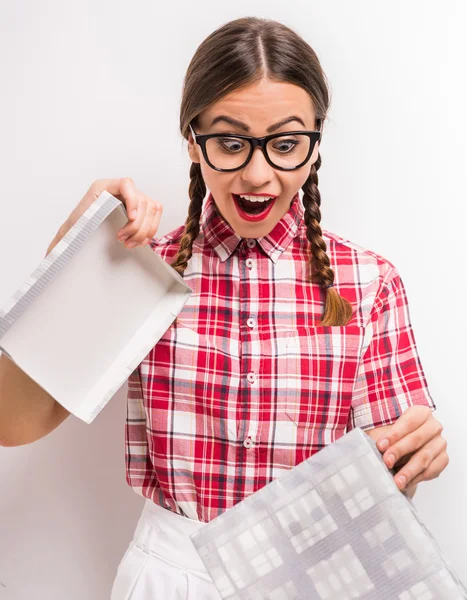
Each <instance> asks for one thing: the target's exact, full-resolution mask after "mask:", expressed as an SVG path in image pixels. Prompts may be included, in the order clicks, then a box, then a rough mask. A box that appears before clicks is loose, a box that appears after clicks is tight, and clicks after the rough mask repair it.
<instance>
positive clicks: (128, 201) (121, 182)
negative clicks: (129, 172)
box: [91, 177, 138, 220]
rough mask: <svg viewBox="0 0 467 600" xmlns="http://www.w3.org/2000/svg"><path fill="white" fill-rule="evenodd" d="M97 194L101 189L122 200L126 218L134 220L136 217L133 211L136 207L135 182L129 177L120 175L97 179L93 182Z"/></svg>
mask: <svg viewBox="0 0 467 600" xmlns="http://www.w3.org/2000/svg"><path fill="white" fill-rule="evenodd" d="M93 186H94V188H95V190H96V192H98V194H97V195H99V194H100V193H101V191H102V190H106V191H107V192H109V194H112V196H115V197H116V198H118V200H121V201H122V202H123V205H124V206H125V209H126V212H127V214H128V218H129V219H130V220H134V219H135V218H136V217H135V216H134V215H133V211H134V210H137V209H138V206H137V205H138V197H137V190H136V186H135V182H134V181H133V179H131V177H121V178H120V179H99V180H98V181H96V182H95V183H94V184H93ZM93 186H91V187H93Z"/></svg>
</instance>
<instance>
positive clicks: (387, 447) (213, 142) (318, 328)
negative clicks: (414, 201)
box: [61, 18, 449, 600]
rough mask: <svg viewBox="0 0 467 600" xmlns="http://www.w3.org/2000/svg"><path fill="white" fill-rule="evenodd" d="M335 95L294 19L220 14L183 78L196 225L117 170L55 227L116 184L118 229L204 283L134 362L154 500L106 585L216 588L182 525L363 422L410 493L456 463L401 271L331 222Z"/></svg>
mask: <svg viewBox="0 0 467 600" xmlns="http://www.w3.org/2000/svg"><path fill="white" fill-rule="evenodd" d="M328 110H329V94H328V88H327V85H326V79H325V75H324V73H323V71H322V69H321V66H320V63H319V61H318V58H317V56H316V54H315V52H314V51H313V50H312V48H310V46H309V45H308V44H307V43H306V42H305V41H304V40H303V39H301V38H300V37H299V36H298V35H297V34H296V33H295V32H294V31H292V30H291V29H289V28H287V27H285V26H284V25H282V24H280V23H277V22H274V21H270V20H266V19H258V18H242V19H237V20H235V21H232V22H230V23H227V24H226V25H224V26H222V27H220V28H219V29H217V30H216V31H214V32H213V33H212V34H211V35H209V36H208V37H207V38H206V39H205V40H204V41H203V43H202V44H201V45H200V47H199V48H198V49H197V51H196V53H195V55H194V56H193V59H192V61H191V63H190V65H189V67H188V71H187V74H186V78H185V84H184V90H183V98H182V103H181V111H180V129H181V133H182V135H183V136H184V138H186V139H187V140H188V152H189V155H190V158H191V160H192V165H191V169H190V178H191V181H190V185H189V196H190V205H189V208H188V217H187V219H186V223H185V225H184V226H181V227H179V228H178V229H176V230H175V231H172V232H171V233H169V234H167V235H165V236H164V237H162V238H160V239H155V238H154V236H155V234H156V232H157V228H158V225H159V222H160V218H161V213H162V205H161V204H160V203H158V202H155V201H153V200H151V199H150V198H148V197H147V196H146V195H144V194H143V193H142V192H140V191H138V190H136V189H135V186H134V183H133V181H132V180H131V179H128V178H125V179H120V180H102V181H98V182H95V183H94V184H93V186H91V188H90V190H89V191H88V193H87V194H86V196H85V197H84V198H83V200H82V201H81V203H80V204H79V205H78V206H77V208H76V209H75V211H74V213H72V215H70V218H69V219H68V221H67V223H65V225H64V227H63V228H62V232H61V235H63V234H64V233H66V230H67V229H68V228H69V227H70V226H71V225H73V223H74V222H76V220H77V218H79V216H80V215H81V214H82V213H83V212H84V210H86V208H87V207H88V206H89V205H90V203H91V202H92V201H93V200H94V199H95V198H96V197H97V196H98V195H99V194H100V192H101V191H102V190H103V189H106V190H108V191H109V192H110V193H112V194H114V195H115V196H117V197H119V198H120V199H121V200H122V201H123V202H124V203H125V205H126V208H127V212H128V215H129V219H130V220H129V222H128V223H127V224H126V225H125V227H123V228H122V230H121V231H120V232H119V239H121V241H122V242H123V243H125V245H126V246H127V247H128V248H132V247H133V248H134V247H135V245H136V246H137V245H145V244H150V245H151V247H152V249H153V250H154V251H155V252H157V253H158V254H159V255H160V256H161V257H163V258H164V259H165V260H166V261H168V262H169V263H170V264H172V266H173V267H174V269H176V270H177V271H178V272H179V273H180V274H182V275H183V276H184V279H185V280H186V282H187V284H188V285H189V286H190V287H191V288H192V289H193V294H192V296H191V297H190V299H189V301H188V302H187V304H186V305H185V307H184V308H183V310H182V311H181V313H180V314H179V316H178V318H177V319H176V321H175V322H174V323H173V325H172V326H171V327H170V328H169V329H168V330H167V331H166V332H165V334H164V335H163V336H162V338H161V340H160V341H159V342H158V344H157V345H156V346H155V347H154V348H153V350H152V351H151V352H150V353H149V354H148V356H147V357H146V358H145V359H144V360H143V361H142V363H141V364H140V365H139V367H138V368H137V369H136V370H135V371H134V372H133V373H132V375H131V377H130V378H129V382H128V417H127V424H126V449H127V451H126V459H127V482H128V484H129V485H130V486H131V487H132V488H133V489H134V490H135V492H137V493H138V494H141V495H142V496H143V497H145V498H146V503H145V507H144V510H143V513H142V515H141V517H140V519H139V522H138V525H137V528H136V531H135V537H134V539H133V540H132V542H131V544H130V546H129V548H128V550H127V552H126V553H125V556H124V557H123V559H122V561H121V563H120V565H119V567H118V571H117V576H116V579H115V582H114V586H113V590H112V600H124V599H128V598H132V599H137V600H143V599H147V600H150V599H153V598H154V599H155V598H163V599H164V600H169V599H171V598H196V599H200V598H219V596H218V594H217V592H216V590H215V588H214V586H213V584H212V581H211V580H210V578H209V576H208V575H207V573H206V572H205V570H204V567H203V564H202V562H201V561H200V559H199V558H198V556H197V555H196V552H195V551H194V548H193V546H192V545H191V542H190V540H189V538H188V536H189V534H190V533H192V532H193V531H195V530H196V529H198V528H199V527H202V526H204V524H205V523H206V522H208V521H210V520H211V519H212V518H214V517H216V516H217V515H219V514H221V513H222V512H223V511H225V510H226V509H228V508H230V507H231V506H233V505H234V504H236V503H237V502H239V501H241V500H243V499H244V498H245V497H247V496H248V495H250V494H252V493H254V492H255V491H256V490H258V489H260V488H261V487H262V486H264V485H266V484H267V483H268V482H270V481H271V480H272V479H274V478H275V477H277V476H278V475H280V474H281V473H283V472H284V470H287V469H290V468H291V467H293V466H294V465H296V464H298V463H299V462H301V461H303V460H304V459H305V458H307V457H309V456H311V455H313V454H314V453H316V452H317V451H318V450H319V449H321V448H322V447H323V446H325V445H326V444H330V443H332V442H333V441H335V440H336V439H338V438H339V437H341V436H342V435H343V434H344V433H345V432H346V431H348V430H349V429H352V428H353V427H357V426H358V427H361V428H362V429H364V430H365V431H366V432H367V433H368V434H369V435H371V437H372V438H373V439H375V440H378V447H379V448H380V450H381V451H382V452H384V460H385V463H386V464H387V466H388V467H393V466H394V464H395V463H397V464H396V467H399V468H400V470H399V473H398V477H397V478H396V483H397V485H398V486H399V488H400V489H401V490H404V491H405V492H407V493H408V494H409V495H410V496H413V494H414V492H415V488H416V485H417V484H418V483H419V482H420V481H423V480H429V479H433V478H434V477H437V476H438V475H439V474H440V473H441V471H443V470H444V469H445V467H446V466H447V464H448V460H449V459H448V456H447V453H446V441H445V440H444V438H443V437H442V436H441V431H442V426H441V424H440V423H439V422H438V421H437V420H436V419H434V418H433V415H432V410H435V408H436V406H435V404H434V402H433V400H432V398H431V395H430V393H429V391H428V388H427V384H426V380H425V376H424V373H423V369H422V366H421V363H420V359H419V357H418V354H417V349H416V345H415V339H414V334H413V331H412V328H411V323H410V318H409V312H408V305H407V298H406V294H405V290H404V286H403V283H402V280H401V278H400V275H399V274H398V272H397V270H396V268H395V267H394V265H393V264H392V263H390V262H389V261H388V260H386V259H384V258H383V257H382V256H380V255H378V254H376V253H375V252H372V251H370V250H366V249H364V248H362V247H360V246H358V245H356V244H354V243H352V242H350V241H348V240H345V239H343V238H341V237H339V236H338V235H336V234H334V233H330V232H329V231H323V230H322V229H321V226H320V220H321V212H320V204H321V197H320V193H319V190H318V175H317V172H318V169H319V167H320V165H321V157H320V154H319V143H320V140H321V137H322V133H323V123H324V120H325V119H326V116H327V114H328ZM250 136H252V137H250ZM258 146H259V147H258ZM207 188H208V189H209V190H210V193H209V195H208V196H207V198H205V196H206V190H207ZM300 189H301V190H302V191H303V199H302V198H300V196H299V190H300ZM383 438H384V439H385V440H386V441H385V442H383ZM391 455H392V456H391ZM399 477H405V482H404V481H401V480H399Z"/></svg>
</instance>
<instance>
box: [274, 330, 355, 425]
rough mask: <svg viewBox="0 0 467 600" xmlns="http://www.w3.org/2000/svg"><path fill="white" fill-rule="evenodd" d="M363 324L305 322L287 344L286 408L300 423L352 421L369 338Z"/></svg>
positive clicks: (292, 333) (283, 360) (342, 423)
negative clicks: (354, 395) (308, 324)
mask: <svg viewBox="0 0 467 600" xmlns="http://www.w3.org/2000/svg"><path fill="white" fill-rule="evenodd" d="M364 333H365V329H364V327H360V326H358V325H351V326H347V325H342V326H330V325H329V326H326V325H320V326H315V327H299V328H297V329H296V330H294V331H292V332H290V334H289V335H288V337H287V338H286V340H285V343H284V345H283V352H284V355H283V356H282V357H281V364H282V367H283V369H284V370H285V373H284V388H285V390H284V391H285V394H284V396H285V398H284V404H283V408H284V412H285V415H286V417H287V418H289V419H290V420H291V421H293V422H294V423H295V424H296V425H297V427H309V426H312V427H314V428H318V429H319V428H320V426H321V427H326V428H332V429H334V430H335V431H337V430H343V429H344V428H345V427H346V425H347V419H348V416H349V411H350V406H351V401H352V390H353V388H354V384H355V379H356V376H357V372H358V365H359V361H360V355H361V350H362V347H363V341H364Z"/></svg>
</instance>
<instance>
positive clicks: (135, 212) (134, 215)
mask: <svg viewBox="0 0 467 600" xmlns="http://www.w3.org/2000/svg"><path fill="white" fill-rule="evenodd" d="M137 214H138V211H137V209H136V208H135V210H134V211H133V212H132V213H131V216H132V217H133V219H134V218H136V215H137Z"/></svg>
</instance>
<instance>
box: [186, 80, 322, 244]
mask: <svg viewBox="0 0 467 600" xmlns="http://www.w3.org/2000/svg"><path fill="white" fill-rule="evenodd" d="M221 115H223V116H225V117H229V118H231V119H234V120H235V121H237V122H241V123H243V124H244V127H242V126H241V125H240V124H233V123H231V122H228V121H226V120H220V121H218V122H217V123H215V124H214V125H211V123H212V121H213V120H214V119H215V118H216V117H219V116H221ZM291 117H295V118H294V119H291V120H290V121H288V122H287V123H285V124H284V125H281V126H280V127H278V128H277V129H274V131H268V129H269V128H271V127H272V126H273V125H275V124H276V123H279V122H281V121H284V120H285V119H288V118H291ZM297 118H298V119H301V121H302V122H300V121H299V120H297ZM197 121H198V126H197V127H196V126H195V127H194V129H195V131H196V133H200V134H206V133H226V134H230V135H233V134H235V133H238V134H242V135H252V136H255V137H262V136H265V135H268V134H270V133H282V132H287V131H302V130H303V131H310V130H316V123H315V113H314V109H313V104H312V100H311V98H310V96H309V95H308V93H307V92H306V91H305V90H304V89H302V88H301V87H299V86H297V85H294V84H291V83H283V82H277V81H272V80H270V79H262V80H261V81H259V82H256V83H254V84H251V85H248V86H245V87H244V88H242V89H239V90H235V91H234V92H231V93H230V94H228V95H226V96H225V97H224V98H222V99H221V100H218V101H217V102H215V103H214V104H212V105H211V106H210V107H209V108H207V109H205V110H204V111H203V112H202V113H201V114H200V115H199V116H198V119H197ZM318 145H319V144H318V143H316V145H315V147H314V150H313V153H312V155H311V157H310V159H309V160H308V161H307V162H306V163H305V164H304V165H303V166H302V167H300V168H299V169H296V170H294V171H280V170H279V169H275V168H274V167H271V165H269V164H268V162H267V161H266V158H265V157H264V154H263V152H262V150H261V148H255V150H254V152H253V155H252V157H251V160H250V162H249V163H248V164H247V165H246V166H245V167H243V169H240V170H238V171H233V172H230V173H223V172H220V171H216V170H215V169H212V168H211V167H210V166H209V165H208V164H207V163H206V161H205V160H204V157H203V153H202V151H201V148H200V146H199V145H198V144H194V143H193V138H192V135H191V132H190V134H189V140H188V152H189V155H190V158H191V160H192V161H193V162H197V163H200V165H201V172H202V175H203V178H204V181H205V183H206V186H207V187H208V188H209V190H210V191H211V193H212V196H213V198H214V201H215V203H216V206H217V208H218V209H219V211H220V213H221V214H222V216H223V217H224V219H225V220H226V221H227V222H228V223H229V224H230V226H231V227H232V228H233V229H234V230H235V232H236V233H237V234H238V235H239V236H241V237H251V238H259V237H263V236H265V235H267V234H268V233H269V232H270V231H272V229H273V228H274V226H275V225H276V223H277V222H278V221H280V219H281V218H282V217H283V216H284V215H285V213H286V212H287V211H288V210H289V208H290V204H291V201H292V199H293V198H294V196H295V194H296V193H297V191H298V190H299V189H300V188H301V187H302V185H303V184H304V183H305V181H306V180H307V179H308V176H309V174H310V168H311V165H312V164H313V163H314V162H315V161H316V160H317V158H318ZM286 148H287V147H286ZM250 193H251V194H264V195H265V196H276V198H275V199H273V200H271V201H270V204H271V205H272V206H271V207H270V210H269V212H268V213H267V215H266V216H265V217H264V218H262V219H260V220H255V221H251V220H248V217H247V216H242V211H241V210H240V211H239V210H238V208H237V204H236V201H235V199H234V197H233V196H232V194H250ZM256 204H257V205H258V207H259V206H260V204H258V203H256ZM265 206H266V205H265ZM266 210H267V209H266V208H265V211H266ZM243 215H244V213H243ZM250 218H251V217H250Z"/></svg>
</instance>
